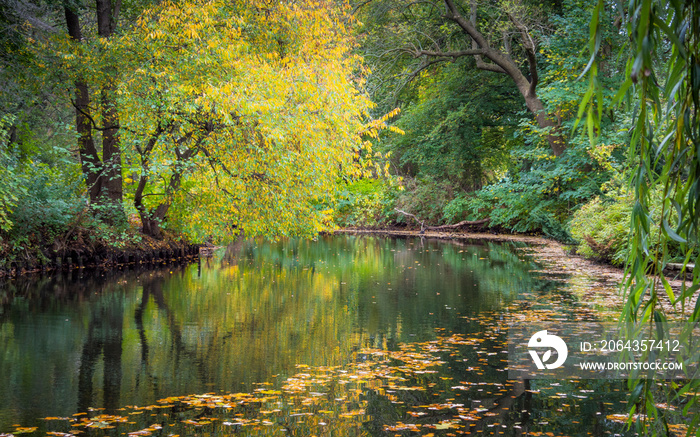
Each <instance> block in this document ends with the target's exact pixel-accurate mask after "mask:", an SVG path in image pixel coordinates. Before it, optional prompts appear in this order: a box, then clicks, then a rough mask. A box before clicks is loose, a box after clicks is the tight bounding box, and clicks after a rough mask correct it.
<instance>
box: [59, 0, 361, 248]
mask: <svg viewBox="0 0 700 437" xmlns="http://www.w3.org/2000/svg"><path fill="white" fill-rule="evenodd" d="M341 6H342V5H339V4H337V3H336V2H330V1H328V2H325V1H323V2H291V1H290V2H266V1H259V0H248V1H245V2H237V3H235V4H227V3H224V2H220V1H218V0H212V1H194V2H188V3H182V2H178V3H175V2H172V3H171V2H164V3H161V4H159V5H158V6H157V7H154V8H152V9H149V10H146V11H144V12H143V13H142V14H141V15H140V16H139V17H138V19H136V20H135V22H134V23H133V26H132V27H131V28H129V29H124V30H123V31H122V32H121V33H120V34H119V35H112V36H111V37H109V38H107V37H105V38H101V39H99V40H98V41H97V43H96V44H94V45H93V46H91V47H86V46H85V45H83V46H82V47H80V46H78V45H76V44H67V43H63V45H61V43H58V44H57V47H58V48H59V49H60V50H62V52H63V54H64V56H63V59H65V61H64V62H65V63H66V64H67V66H69V67H70V71H71V72H72V74H73V80H74V82H75V83H76V84H79V83H80V81H81V80H84V79H83V78H84V77H89V78H90V79H89V80H90V81H92V82H93V83H95V84H96V85H97V86H95V88H96V89H99V90H100V91H99V92H97V91H95V92H92V93H91V94H89V95H91V96H92V98H98V99H100V103H101V105H100V107H101V112H100V113H99V114H95V115H96V116H89V115H88V111H87V110H86V108H84V107H83V106H89V105H90V103H89V102H86V103H84V104H82V103H79V102H77V103H78V104H76V107H79V108H80V109H78V110H77V115H78V119H79V120H82V122H79V129H83V130H82V131H80V130H79V132H81V136H80V138H81V141H82V142H84V143H86V144H87V146H86V147H83V149H82V150H85V151H86V152H88V151H89V150H94V147H92V146H91V145H90V141H91V138H90V135H89V134H90V132H92V131H91V130H89V129H87V128H86V127H85V123H89V124H90V128H91V129H92V130H94V129H96V128H98V129H99V130H100V131H101V133H102V140H103V145H102V151H103V157H102V160H101V165H102V166H103V168H102V169H101V170H100V171H101V173H100V177H104V178H105V179H104V181H103V182H102V187H103V189H104V187H105V186H108V184H109V183H110V182H113V181H118V180H119V179H118V177H117V176H118V175H117V176H114V177H113V176H110V173H109V171H111V170H108V169H116V168H117V165H116V162H118V159H117V158H114V159H115V161H114V162H115V164H114V165H109V163H110V159H112V158H110V156H112V157H114V156H115V155H108V154H105V151H106V150H109V148H110V147H112V146H111V145H112V144H115V145H118V144H119V143H118V142H116V137H115V136H114V135H113V136H111V137H110V134H109V130H110V129H112V128H114V127H116V126H117V125H118V127H119V141H120V142H121V152H122V153H123V155H122V158H121V160H122V168H121V170H120V171H121V172H123V173H124V175H125V178H124V190H125V191H124V193H125V199H128V200H129V201H130V202H132V205H133V208H134V209H135V211H136V212H137V213H138V215H139V216H140V219H141V222H142V224H143V231H144V233H146V234H147V235H151V236H153V237H160V236H161V235H162V228H163V226H164V225H165V224H166V223H168V224H169V226H170V227H171V228H177V229H180V230H183V231H188V232H189V233H190V235H196V236H198V237H201V238H208V237H212V238H217V239H219V238H225V236H226V235H231V234H233V233H235V230H236V229H240V228H244V229H245V230H246V233H247V234H248V235H258V234H267V235H287V234H300V233H301V234H313V233H315V232H317V231H318V230H319V229H320V228H321V227H322V226H323V223H324V222H325V221H326V220H327V219H328V211H325V209H326V207H324V206H323V205H326V204H327V203H328V202H327V200H328V199H330V198H331V197H332V196H333V189H334V187H335V181H336V180H337V178H338V177H339V176H340V174H341V172H345V171H351V169H352V168H353V167H352V165H350V164H351V163H352V162H353V157H354V156H355V155H356V153H357V151H358V149H359V148H360V147H362V141H361V140H360V137H359V133H360V132H361V131H362V129H363V124H362V123H361V122H360V120H361V118H362V117H363V114H365V113H366V110H367V108H368V107H369V105H370V102H369V100H368V99H367V98H366V97H365V96H363V95H362V94H361V93H360V92H359V91H358V86H359V85H360V81H361V78H360V76H359V73H360V71H361V69H360V64H359V62H358V61H359V59H358V58H356V57H354V56H351V55H350V49H351V48H352V46H353V41H352V39H351V37H350V35H349V31H348V29H349V27H350V26H352V21H351V17H349V15H348V14H347V12H348V9H347V8H344V7H341ZM98 15H99V8H98ZM98 24H99V21H98ZM98 28H101V27H100V26H98ZM103 34H104V35H108V34H109V32H108V31H107V30H105V31H104V32H103V31H102V30H100V35H103ZM109 35H111V34H109ZM74 40H75V38H74ZM78 54H80V56H78ZM110 59H111V60H116V59H118V60H119V62H118V63H116V62H110V61H109V60H110ZM105 72H106V73H105ZM76 88H77V86H76ZM80 95H82V93H81V94H80ZM86 95H88V94H86ZM76 100H77V99H76ZM81 117H84V118H82V119H81ZM86 120H87V121H86ZM81 123H82V124H83V127H82V128H81V127H80V124H81ZM110 138H111V139H110ZM110 141H112V143H110ZM82 144H83V143H81V145H82ZM114 153H117V154H118V153H119V150H118V147H116V148H115V152H114ZM86 156H87V158H88V159H92V162H93V163H94V164H89V165H93V168H99V165H100V163H99V162H97V161H96V159H95V157H96V155H95V154H94V153H92V152H89V153H86ZM87 161H88V160H86V162H87ZM119 174H120V175H121V173H119ZM106 184H107V185H106ZM106 192H107V193H108V194H109V196H110V199H114V200H115V201H116V199H117V195H116V194H115V193H116V191H111V190H109V189H107V191H106ZM324 211H325V212H324Z"/></svg>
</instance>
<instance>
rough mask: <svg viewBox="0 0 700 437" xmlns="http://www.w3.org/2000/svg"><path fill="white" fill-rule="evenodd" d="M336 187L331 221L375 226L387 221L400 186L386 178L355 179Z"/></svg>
mask: <svg viewBox="0 0 700 437" xmlns="http://www.w3.org/2000/svg"><path fill="white" fill-rule="evenodd" d="M343 185H344V186H343V187H342V188H341V189H340V194H339V195H338V201H337V204H336V214H335V221H336V223H337V224H338V225H339V226H359V227H376V226H380V225H383V224H386V223H387V222H389V219H390V217H391V216H392V215H393V209H394V206H395V203H396V197H397V195H398V194H399V192H400V191H399V190H400V187H399V185H398V183H397V182H395V181H391V180H387V179H369V178H366V179H358V180H356V181H353V182H350V183H348V184H343Z"/></svg>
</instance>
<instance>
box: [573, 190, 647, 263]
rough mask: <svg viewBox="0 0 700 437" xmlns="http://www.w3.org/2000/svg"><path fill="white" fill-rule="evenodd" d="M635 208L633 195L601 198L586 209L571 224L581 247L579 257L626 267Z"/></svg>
mask: <svg viewBox="0 0 700 437" xmlns="http://www.w3.org/2000/svg"><path fill="white" fill-rule="evenodd" d="M633 207H634V196H633V195H632V194H631V193H621V194H616V195H613V196H608V197H603V196H598V197H595V198H594V199H592V200H591V201H589V202H588V203H586V204H585V205H583V207H581V209H579V210H578V211H576V213H575V214H574V217H573V219H572V220H571V222H570V228H571V235H572V237H574V239H575V240H576V241H577V242H578V243H579V246H578V248H577V250H576V251H577V253H578V254H579V255H583V256H585V257H587V258H595V259H600V260H603V261H607V262H609V263H611V264H614V265H617V266H623V265H624V264H625V262H626V260H627V258H628V255H629V246H628V243H629V229H630V219H631V217H632V209H633Z"/></svg>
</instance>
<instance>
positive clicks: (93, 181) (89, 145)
mask: <svg viewBox="0 0 700 437" xmlns="http://www.w3.org/2000/svg"><path fill="white" fill-rule="evenodd" d="M64 11H65V15H66V25H67V27H68V35H70V37H71V39H72V40H73V41H76V42H80V41H81V40H82V39H83V35H82V32H81V30H80V20H79V18H78V15H77V14H76V13H75V12H73V11H72V10H70V8H68V7H65V8H64ZM74 106H75V127H76V131H77V132H78V151H79V155H80V164H81V167H82V171H83V176H84V177H85V183H86V185H87V189H88V193H89V196H90V203H91V204H97V203H99V197H100V192H101V191H102V178H101V173H102V162H101V161H100V157H99V155H98V153H97V149H96V148H95V141H94V139H93V137H92V124H91V120H90V116H89V114H90V92H89V90H88V86H87V84H86V83H85V82H83V81H80V80H77V81H75V102H74Z"/></svg>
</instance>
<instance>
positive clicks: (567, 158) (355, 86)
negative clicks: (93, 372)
mask: <svg viewBox="0 0 700 437" xmlns="http://www.w3.org/2000/svg"><path fill="white" fill-rule="evenodd" d="M662 3H663V2H662ZM662 3H659V4H658V5H656V6H655V7H662V6H664V7H667V8H668V7H669V5H670V4H671V3H672V2H668V3H663V4H662ZM628 7H629V5H622V4H618V3H616V2H602V3H600V2H599V3H594V2H590V1H575V0H548V1H543V2H540V1H534V0H533V1H529V0H521V1H511V0H508V1H496V2H480V1H475V0H472V1H468V2H455V1H444V2H442V1H440V2H438V1H435V2H414V1H408V0H391V1H389V0H373V1H362V2H355V3H352V4H346V3H344V2H340V1H313V2H312V1H308V2H271V1H263V0H247V1H242V2H235V4H234V5H228V4H225V3H223V2H218V1H207V2H196V1H195V2H188V1H182V2H155V1H148V0H143V1H129V2H125V1H122V0H97V1H96V2H95V3H94V4H92V3H82V2H80V1H64V2H55V1H25V0H3V1H2V6H1V9H0V10H1V16H0V26H2V29H3V31H2V35H3V36H2V41H0V44H1V45H2V47H3V50H2V57H1V59H0V63H1V64H0V68H1V70H0V81H1V83H2V90H3V92H2V95H0V99H2V115H1V118H0V120H1V121H0V144H1V145H0V161H2V163H1V164H2V165H0V172H2V174H0V204H1V208H0V233H1V234H2V240H1V241H2V243H1V245H2V247H1V248H0V250H1V251H2V253H3V257H4V258H5V259H6V260H7V261H8V262H11V261H12V260H17V259H22V258H27V257H36V256H39V257H46V256H48V255H47V254H48V252H50V251H58V250H66V248H68V247H72V245H75V244H82V245H88V246H96V245H97V246H99V245H110V246H116V247H128V246H130V245H138V244H143V241H144V239H146V240H145V241H152V240H159V239H163V238H175V239H177V238H186V239H188V240H190V241H194V242H197V243H203V242H206V241H208V242H212V243H217V244H218V243H222V242H225V241H228V240H231V239H234V238H236V236H237V234H238V232H239V231H240V230H241V229H243V230H245V232H246V234H247V235H249V236H256V235H265V236H269V237H273V238H274V237H281V236H290V235H306V236H309V235H314V234H315V233H317V232H319V231H324V230H329V229H333V228H334V227H335V226H341V227H389V226H405V225H415V224H416V223H417V222H416V220H415V219H414V218H412V217H410V216H407V215H405V214H401V213H399V212H397V210H401V211H405V212H408V213H410V214H413V215H414V216H416V218H417V219H418V221H422V222H424V223H425V224H430V225H441V224H452V223H457V222H460V221H463V220H467V221H477V220H484V219H487V220H488V222H487V225H486V226H485V227H484V229H487V228H490V229H492V230H496V231H501V232H502V231H506V232H526V233H541V234H544V235H547V236H550V237H554V238H556V239H558V240H560V241H564V242H567V243H576V244H578V251H579V253H582V254H584V255H586V256H593V257H597V258H599V259H603V260H605V261H608V262H611V263H613V264H617V265H623V264H624V262H625V260H626V259H628V255H629V246H628V239H629V235H630V220H631V217H632V212H633V208H634V205H635V196H634V189H633V187H632V186H631V185H630V183H629V180H630V177H631V175H632V172H633V171H634V169H635V168H636V167H638V166H639V160H638V159H636V158H635V154H636V153H637V150H636V148H635V147H633V146H631V144H632V140H631V137H632V128H631V127H632V125H633V122H634V121H635V120H636V118H635V117H637V116H638V112H639V99H636V100H635V97H634V95H632V96H631V97H630V95H629V93H628V90H629V88H630V85H631V84H630V83H629V78H630V68H631V66H630V64H629V57H628V52H629V48H630V33H629V31H630V22H631V20H630V19H629V11H628ZM594 12H595V13H596V14H597V15H596V17H597V27H596V29H595V32H596V37H595V38H596V41H595V44H596V45H595V47H593V48H594V49H595V50H594V54H595V56H596V57H595V63H593V59H592V58H591V51H590V50H589V47H590V44H589V43H590V41H591V37H592V34H591V27H590V23H591V17H592V14H593V13H594ZM666 16H668V13H666ZM657 51H658V56H656V57H654V62H655V63H656V65H655V67H656V68H658V69H660V70H663V69H664V68H665V67H666V65H667V64H668V63H669V62H671V58H672V54H671V52H670V51H669V50H668V48H666V49H664V48H663V47H658V49H657ZM592 64H594V65H593V67H594V69H595V77H590V78H589V77H588V76H586V75H585V74H583V73H584V71H588V72H589V73H590V69H591V65H592ZM592 84H594V85H592ZM594 88H595V93H592V91H593V89H594ZM625 97H626V99H625ZM582 101H584V106H581V102H582ZM585 104H588V105H589V106H591V105H594V106H595V112H596V113H597V115H598V117H590V116H589V119H588V120H587V121H583V122H581V121H580V120H581V119H582V117H584V118H585V116H584V112H585ZM659 132H660V131H659ZM657 191H658V190H657ZM661 200H662V199H661V194H660V193H656V192H653V193H652V203H654V202H656V204H660V202H661ZM651 210H654V208H653V207H652V208H651ZM652 215H653V214H652ZM651 232H652V234H653V232H654V231H653V230H652V231H651ZM679 244H680V243H674V242H673V241H671V244H670V245H669V247H670V249H669V250H670V254H671V259H676V260H683V259H684V257H685V252H684V251H682V250H681V248H680V246H679ZM37 254H38V255H37Z"/></svg>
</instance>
